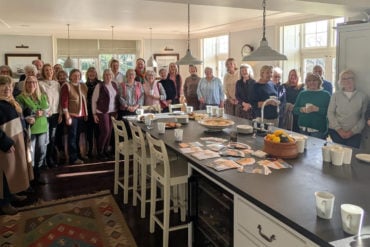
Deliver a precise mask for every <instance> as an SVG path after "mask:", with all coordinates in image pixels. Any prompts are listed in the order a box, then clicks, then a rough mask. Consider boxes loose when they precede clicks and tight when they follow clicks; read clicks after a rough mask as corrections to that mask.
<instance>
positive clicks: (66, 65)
mask: <svg viewBox="0 0 370 247" xmlns="http://www.w3.org/2000/svg"><path fill="white" fill-rule="evenodd" d="M67 28H68V57H67V59H66V61H65V62H64V65H63V67H64V68H65V69H72V68H74V64H73V60H72V59H71V57H70V56H69V54H70V53H69V24H67Z"/></svg>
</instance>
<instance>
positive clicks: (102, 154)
mask: <svg viewBox="0 0 370 247" xmlns="http://www.w3.org/2000/svg"><path fill="white" fill-rule="evenodd" d="M112 79H113V73H112V71H111V70H110V69H105V70H104V72H103V82H100V83H99V84H98V85H97V86H96V87H95V89H94V92H93V95H92V99H91V104H92V113H93V114H94V115H93V116H94V121H95V123H96V124H98V126H99V138H98V142H97V148H98V150H97V151H98V158H99V159H100V160H108V156H109V150H108V148H109V144H110V140H111V134H112V129H113V125H112V120H111V116H113V117H116V113H117V110H118V104H119V94H118V86H117V84H116V83H115V82H113V81H112Z"/></svg>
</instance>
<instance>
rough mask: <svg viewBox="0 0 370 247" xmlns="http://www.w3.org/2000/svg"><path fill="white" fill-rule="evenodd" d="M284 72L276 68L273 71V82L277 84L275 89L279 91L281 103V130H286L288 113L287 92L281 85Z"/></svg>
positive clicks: (278, 97)
mask: <svg viewBox="0 0 370 247" xmlns="http://www.w3.org/2000/svg"><path fill="white" fill-rule="evenodd" d="M282 74H283V71H282V69H281V68H279V67H274V68H273V69H272V80H271V81H272V82H273V83H274V84H275V88H276V91H277V94H278V96H277V99H278V100H279V101H280V104H279V128H284V123H285V119H284V117H285V114H284V113H285V111H286V107H285V106H286V90H285V87H284V86H283V85H282V83H281V77H282Z"/></svg>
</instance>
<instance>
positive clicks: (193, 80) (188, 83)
mask: <svg viewBox="0 0 370 247" xmlns="http://www.w3.org/2000/svg"><path fill="white" fill-rule="evenodd" d="M189 73H190V76H189V77H187V78H186V79H185V83H184V96H185V99H186V103H187V105H188V106H192V107H193V109H194V110H199V100H198V97H197V88H198V84H199V81H200V77H199V76H198V74H197V67H196V66H195V65H189Z"/></svg>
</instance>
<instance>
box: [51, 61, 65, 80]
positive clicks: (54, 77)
mask: <svg viewBox="0 0 370 247" xmlns="http://www.w3.org/2000/svg"><path fill="white" fill-rule="evenodd" d="M53 70H54V73H53V80H55V81H58V79H57V75H58V72H59V71H62V70H63V67H62V65H61V64H59V63H57V64H54V66H53Z"/></svg>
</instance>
